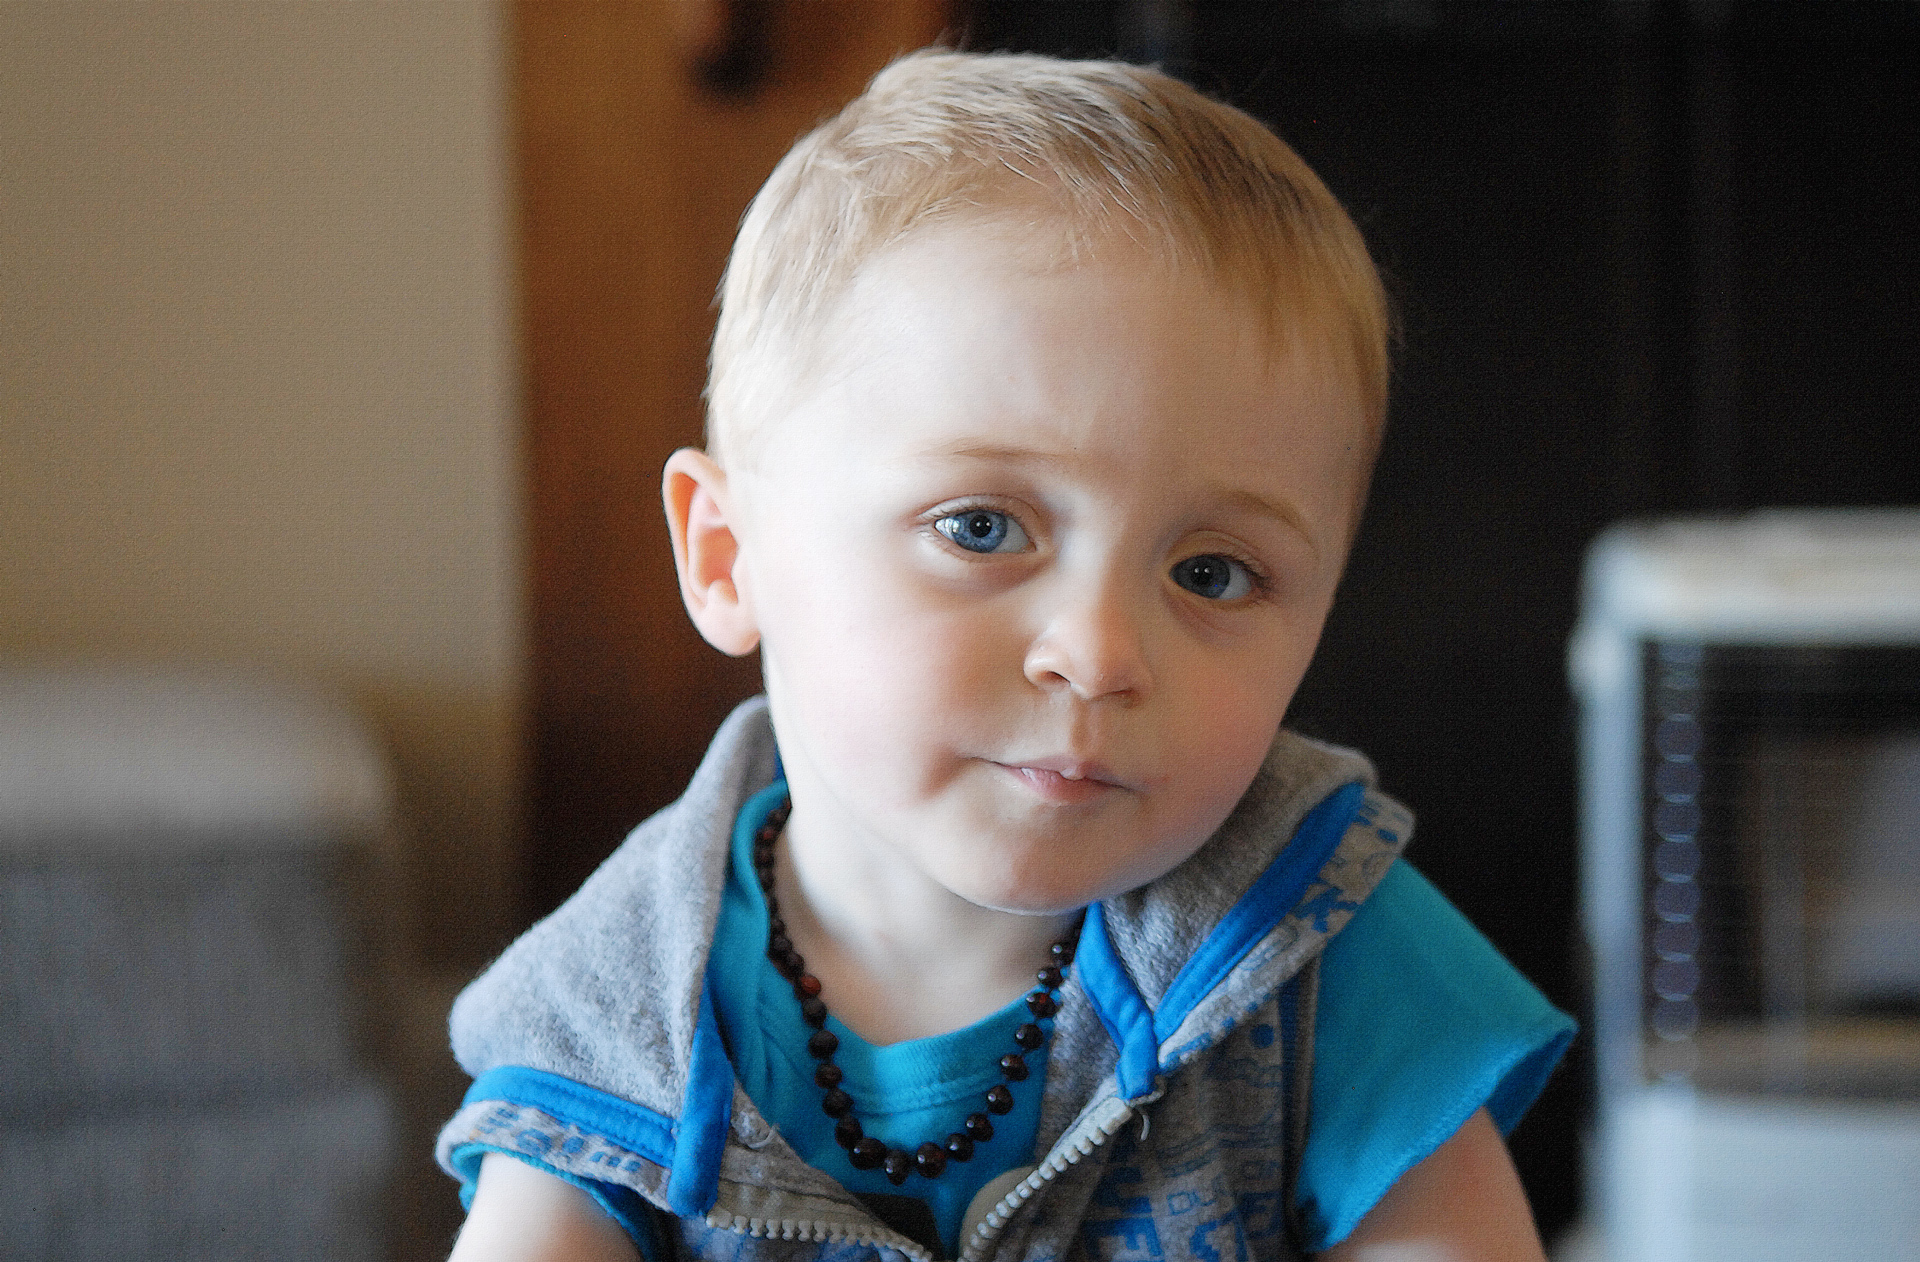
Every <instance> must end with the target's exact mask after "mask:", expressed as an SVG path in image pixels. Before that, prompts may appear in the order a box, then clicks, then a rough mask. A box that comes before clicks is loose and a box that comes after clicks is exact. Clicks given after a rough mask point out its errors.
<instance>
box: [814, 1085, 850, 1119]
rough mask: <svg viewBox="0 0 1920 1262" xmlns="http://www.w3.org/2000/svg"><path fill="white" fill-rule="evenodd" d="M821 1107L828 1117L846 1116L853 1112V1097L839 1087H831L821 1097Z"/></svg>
mask: <svg viewBox="0 0 1920 1262" xmlns="http://www.w3.org/2000/svg"><path fill="white" fill-rule="evenodd" d="M820 1107H821V1108H822V1109H823V1110H825V1111H826V1114H827V1116H828V1117H845V1116H846V1115H847V1114H849V1113H851V1112H853V1097H852V1096H850V1095H848V1094H847V1093H846V1092H844V1091H842V1090H841V1089H840V1088H838V1087H829V1088H828V1089H827V1094H826V1095H824V1096H822V1097H821V1099H820Z"/></svg>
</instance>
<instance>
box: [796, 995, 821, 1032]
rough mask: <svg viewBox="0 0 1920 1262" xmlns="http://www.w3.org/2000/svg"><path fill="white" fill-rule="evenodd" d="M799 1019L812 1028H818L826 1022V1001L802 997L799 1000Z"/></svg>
mask: <svg viewBox="0 0 1920 1262" xmlns="http://www.w3.org/2000/svg"><path fill="white" fill-rule="evenodd" d="M800 1019H801V1020H802V1021H805V1022H806V1023H807V1024H808V1025H810V1026H812V1027H813V1028H814V1029H816V1030H817V1029H819V1028H820V1027H821V1026H823V1025H825V1024H826V1023H827V1001H826V1000H824V999H814V998H807V999H802V1000H801V1001H800Z"/></svg>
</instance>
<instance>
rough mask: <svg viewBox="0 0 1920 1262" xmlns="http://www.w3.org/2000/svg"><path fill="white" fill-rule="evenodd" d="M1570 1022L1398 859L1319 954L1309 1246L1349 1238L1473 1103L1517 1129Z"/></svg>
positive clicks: (1306, 1197) (1308, 1164) (1305, 1202)
mask: <svg viewBox="0 0 1920 1262" xmlns="http://www.w3.org/2000/svg"><path fill="white" fill-rule="evenodd" d="M1573 1033H1574V1023H1573V1020H1572V1018H1570V1017H1568V1016H1567V1015H1566V1014H1565V1013H1563V1012H1561V1011H1559V1010H1558V1009H1557V1008H1555V1007H1554V1006H1553V1005H1552V1004H1550V1003H1548V1002H1547V999H1546V996H1544V995H1542V994H1541V993H1540V992H1539V991H1538V990H1537V989H1535V987H1534V986H1533V984H1532V983H1531V982H1529V981H1528V980H1527V979H1526V978H1525V977H1523V976H1521V974H1520V972H1519V970H1517V969H1516V968H1514V967H1513V965H1511V964H1509V963H1508V962H1507V960H1506V958H1505V957H1504V956H1502V955H1501V954H1500V952H1499V951H1497V950H1495V949H1494V946H1493V944H1492V943H1491V942H1488V941H1487V940H1486V938H1485V937H1484V936H1482V935H1481V933H1480V931H1479V930H1477V929H1475V928H1474V927H1473V925H1472V924H1471V923H1469V922H1468V920H1467V918H1466V917H1465V916H1462V915H1461V914H1460V912H1459V911H1458V910H1457V909H1455V907H1454V906H1453V904H1451V903H1449V902H1448V901H1447V900H1446V897H1445V896H1444V895H1442V894H1441V893H1440V891H1439V890H1437V889H1435V888H1434V887H1433V885H1432V884H1431V883H1430V882H1429V881H1428V880H1427V879H1426V878H1425V877H1423V876H1421V875H1420V873H1418V872H1416V871H1415V870H1414V869H1413V867H1412V866H1411V865H1409V864H1408V863H1407V862H1406V861H1405V860H1401V861H1399V862H1396V863H1395V864H1394V865H1393V867H1392V868H1391V869H1389V871H1388V872H1387V875H1386V877H1385V878H1383V879H1382V880H1381V882H1380V884H1379V886H1378V887H1377V888H1376V889H1375V890H1374V891H1373V894H1372V896H1371V897H1369V898H1368V899H1367V901H1366V902H1365V903H1364V904H1363V905H1362V906H1361V908H1360V910H1359V911H1357V912H1355V913H1354V917H1353V919H1352V920H1351V921H1349V922H1348V924H1347V926H1346V928H1345V929H1343V930H1342V931H1341V932H1340V933H1339V934H1338V935H1337V936H1336V937H1335V938H1334V939H1333V940H1332V941H1331V942H1330V943H1328V944H1327V950H1326V955H1325V957H1324V959H1323V961H1322V963H1321V970H1320V993H1319V1002H1318V1009H1317V1013H1316V1017H1315V1034H1314V1061H1313V1083H1312V1108H1313V1113H1312V1119H1311V1122H1310V1124H1309V1130H1308V1135H1307V1147H1306V1151H1305V1153H1304V1154H1303V1156H1302V1159H1301V1168H1300V1177H1299V1182H1298V1186H1297V1199H1298V1202H1299V1204H1300V1207H1301V1209H1302V1211H1303V1214H1304V1221H1305V1223H1306V1225H1307V1236H1308V1239H1307V1241H1306V1243H1307V1244H1308V1245H1309V1246H1310V1248H1311V1250H1312V1251H1314V1252H1318V1251H1320V1250H1322V1249H1325V1248H1328V1247H1329V1246H1332V1245H1335V1244H1338V1243H1339V1242H1340V1241H1342V1240H1344V1239H1346V1237H1347V1235H1348V1234H1349V1233H1350V1232H1352V1230H1353V1228H1354V1226H1355V1225H1356V1224H1358V1223H1359V1221H1360V1219H1361V1218H1362V1217H1363V1216H1365V1214H1366V1212H1367V1211H1368V1210H1370V1209H1372V1208H1373V1206H1374V1205H1375V1204H1376V1203H1378V1201H1379V1200H1380V1197H1381V1196H1382V1195H1383V1194H1385V1192H1386V1190H1387V1189H1388V1188H1389V1187H1392V1186H1393V1183H1394V1181H1395V1180H1397V1179H1398V1178H1399V1177H1400V1176H1401V1175H1402V1174H1404V1173H1406V1172H1407V1171H1408V1170H1409V1169H1411V1168H1412V1167H1414V1166H1415V1165H1418V1164H1419V1163H1420V1162H1421V1161H1422V1160H1423V1159H1425V1158H1426V1157H1427V1156H1428V1154H1430V1153H1432V1152H1433V1150H1434V1149H1436V1148H1438V1147H1439V1146H1440V1145H1441V1144H1442V1143H1444V1142H1445V1141H1446V1140H1447V1139H1449V1138H1451V1137H1452V1135H1453V1133H1454V1132H1455V1131H1457V1130H1459V1129H1460V1126H1461V1124H1462V1123H1464V1122H1465V1121H1466V1120H1467V1119H1468V1118H1469V1117H1471V1116H1472V1115H1473V1113H1474V1111H1475V1110H1477V1109H1479V1108H1481V1107H1482V1106H1485V1107H1486V1108H1487V1110H1488V1111H1489V1112H1490V1113H1491V1114H1492V1116H1493V1120H1494V1123H1495V1124H1496V1125H1497V1126H1498V1127H1499V1128H1500V1131H1501V1133H1502V1134H1506V1133H1507V1132H1509V1131H1511V1130H1512V1129H1513V1128H1514V1126H1515V1125H1516V1124H1517V1123H1518V1122H1519V1121H1520V1117H1521V1115H1522V1114H1524V1113H1525V1112H1526V1111H1527V1108H1528V1107H1529V1106H1530V1105H1531V1104H1532V1103H1533V1101H1534V1097H1536V1096H1537V1095H1539V1094H1540V1089H1541V1088H1542V1087H1544V1086H1545V1085H1546V1081H1547V1077H1548V1075H1550V1074H1551V1073H1552V1072H1553V1068H1554V1066H1555V1065H1556V1064H1558V1063H1559V1061H1560V1057H1561V1055H1562V1054H1563V1053H1564V1052H1565V1051H1566V1049H1567V1044H1568V1043H1569V1042H1571V1041H1572V1038H1573Z"/></svg>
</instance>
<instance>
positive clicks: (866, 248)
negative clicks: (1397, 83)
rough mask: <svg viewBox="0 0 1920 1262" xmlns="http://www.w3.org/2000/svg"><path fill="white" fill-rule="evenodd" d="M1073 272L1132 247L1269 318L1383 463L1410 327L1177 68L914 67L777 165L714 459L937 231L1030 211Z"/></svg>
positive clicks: (923, 57)
mask: <svg viewBox="0 0 1920 1262" xmlns="http://www.w3.org/2000/svg"><path fill="white" fill-rule="evenodd" d="M1035 198H1038V199H1039V200H1040V203H1041V205H1042V206H1043V207H1045V208H1046V210H1047V212H1049V213H1048V215H1047V217H1048V218H1049V219H1051V220H1053V221H1055V226H1057V228H1058V229H1059V230H1060V232H1061V234H1062V235H1061V248H1062V250H1063V253H1064V255H1065V257H1066V259H1067V261H1073V260H1075V259H1078V258H1080V257H1082V256H1083V255H1084V254H1086V253H1087V252H1088V251H1090V250H1091V249H1093V248H1094V247H1095V246H1096V245H1097V244H1098V243H1099V242H1101V241H1103V240H1108V239H1112V238H1114V237H1122V238H1125V239H1127V240H1130V241H1132V242H1134V243H1136V244H1137V245H1139V246H1141V247H1143V248H1145V249H1146V250H1148V251H1149V252H1150V253H1151V254H1152V255H1154V256H1155V257H1157V258H1160V259H1163V260H1165V261H1167V262H1168V263H1170V264H1172V265H1174V266H1176V267H1181V268H1187V267H1192V268H1198V269H1201V270H1202V271H1203V272H1204V273H1205V274H1207V275H1208V276H1210V277H1211V278H1212V279H1213V280H1214V281H1215V283H1217V284H1221V285H1223V286H1224V287H1226V288H1228V289H1230V290H1231V291H1233V292H1235V293H1237V294H1240V295H1244V296H1246V297H1247V298H1249V299H1251V300H1252V301H1253V302H1254V303H1255V305H1256V306H1257V307H1258V308H1259V309H1260V310H1261V311H1262V313H1263V314H1264V315H1265V316H1266V317H1267V318H1268V319H1269V321H1270V324H1271V326H1272V328H1273V329H1274V330H1275V332H1276V333H1277V334H1279V335H1280V336H1282V337H1285V338H1289V339H1301V338H1310V339H1314V340H1315V341H1317V342H1318V343H1319V344H1320V345H1319V346H1317V347H1316V349H1320V350H1323V351H1324V352H1326V353H1330V354H1331V355H1332V356H1333V357H1334V360H1335V362H1336V365H1337V367H1338V368H1339V369H1340V370H1341V371H1342V372H1343V373H1345V374H1347V375H1348V376H1349V377H1350V378H1351V380H1352V382H1353V384H1354V386H1355V388H1356V391H1357V395H1358V398H1359V401H1360V403H1361V405H1362V407H1363V408H1364V410H1365V415H1366V418H1367V420H1368V429H1369V433H1370V434H1371V435H1372V436H1373V440H1374V442H1375V443H1376V444H1377V442H1378V436H1379V433H1380V430H1381V427H1382V426H1383V424H1384V422H1385V416H1386V405H1387V378H1388V372H1389V360H1388V349H1387V343H1388V338H1389V332H1390V316H1389V313H1388V307H1387V300H1386V295H1385V293H1384V291H1383V290H1382V287H1381V284H1380V278H1379V274H1378V273H1377V272H1376V271H1375V270H1374V266H1373V262H1372V260H1371V259H1370V258H1369V257H1368V254H1367V248H1366V243H1365V242H1364V241H1363V240H1362V239H1361V236H1360V232H1359V229H1357V228H1356V227H1355V226H1354V224H1353V221H1352V220H1351V219H1350V218H1348V216H1347V213H1346V212H1345V211H1344V210H1343V209H1341V206H1340V203H1339V202H1338V201H1337V200H1335V198H1334V196H1333V194H1332V193H1330V192H1328V191H1327V187H1326V185H1324V184H1322V183H1321V182H1320V179H1319V177H1318V176H1316V175H1314V173H1313V172H1312V171H1311V170H1310V169H1309V168H1308V167H1307V164H1306V163H1304V162H1302V161H1301V160H1300V157H1299V155H1298V154H1296V153H1294V151H1293V150H1292V149H1290V148H1289V147H1288V146H1287V144H1286V142H1284V141H1282V140H1281V139H1280V138H1279V137H1278V136H1276V135H1274V134H1273V133H1272V132H1271V131H1269V130H1268V129H1267V128H1266V127H1265V126H1263V125H1262V124H1261V123H1260V122H1259V121H1258V120H1256V119H1254V118H1253V117H1251V116H1250V115H1248V114H1245V113H1243V112H1241V111H1240V110H1237V109H1235V108H1233V107H1232V106H1230V105H1224V104H1222V103H1220V102H1218V101H1214V100H1211V99H1209V98H1207V97H1206V96H1203V95H1202V94H1200V93H1199V92H1197V91H1195V90H1194V89H1193V88H1191V87H1189V86H1187V85H1186V84H1184V83H1182V82H1180V81H1179V80H1177V79H1173V78H1170V77H1169V76H1167V75H1164V74H1161V73H1159V72H1158V71H1155V70H1150V69H1146V68H1143V67H1140V66H1132V65H1127V64H1124V63H1121V62H1112V61H1059V60H1055V59H1053V58H1050V57H1036V56H1027V55H1011V54H1004V53H991V54H974V53H955V52H947V51H944V50H937V49H936V50H928V51H923V52H919V53H913V54H910V55H908V56H906V57H902V58H901V59H899V60H898V61H895V62H894V63H893V64H892V65H890V66H888V67H887V68H886V69H885V70H882V71H881V72H880V73H879V74H878V75H877V76H875V78H874V80H873V82H872V83H871V84H870V85H868V87H867V90H866V92H865V93H863V94H862V95H861V96H859V97H858V98H856V99H855V100H854V101H853V102H852V103H851V104H849V105H848V106H847V107H846V108H845V109H843V110H842V111H841V112H840V113H839V114H838V115H836V116H835V117H833V118H831V119H829V120H828V121H827V122H825V123H823V124H821V125H820V126H819V127H818V128H816V129H815V130H814V131H812V132H811V133H809V134H808V135H806V136H804V137H802V138H801V140H800V141H799V142H798V143H797V144H795V145H794V147H793V148H792V149H791V150H790V151H789V152H788V153H787V156H786V157H785V158H783V159H782V160H781V162H780V165H779V166H777V167H776V168H774V172H773V174H772V175H771V176H770V177H769V178H768V179H767V182H766V184H765V186H764V187H762V188H761V190H760V192H759V194H758V195H757V196H756V197H755V198H754V199H753V204H752V205H751V206H749V207H748V209H747V213H746V215H745V217H744V218H743V219H742V221H741V224H740V233H739V236H738V237H737V238H736V239H735V241H734V246H733V254H732V256H731V258H730V259H729V261H728V263H727V271H726V277H725V279H724V280H723V281H722V282H721V288H720V319H719V324H718V327H717V328H716V330H715V333H714V341H713V358H712V364H711V371H710V373H709V376H708V381H707V401H708V422H707V430H708V433H707V437H708V445H709V447H710V448H711V449H712V450H713V451H714V454H715V455H716V457H718V458H720V459H721V460H722V461H723V462H725V461H726V460H728V459H729V458H730V457H737V456H738V455H739V454H740V453H741V452H742V451H743V450H744V449H745V448H746V446H747V445H748V444H749V443H750V441H751V436H752V435H753V433H754V432H756V431H757V429H758V427H759V426H761V425H762V424H764V423H765V421H766V420H767V418H768V417H770V416H771V415H773V414H775V413H776V412H777V411H778V410H779V405H780V400H781V399H782V398H783V397H784V396H786V395H787V394H788V393H790V392H791V391H793V390H794V389H796V388H798V387H799V386H800V385H801V384H802V383H803V382H804V379H805V372H804V371H803V369H802V365H805V364H807V363H809V362H810V361H811V360H812V358H813V354H812V352H814V351H815V350H816V349H817V344H816V341H815V339H816V338H818V337H819V336H820V335H821V334H822V332H823V331H824V326H825V325H826V323H827V319H828V317H829V315H830V309H831V307H832V305H833V303H834V302H835V301H836V300H837V299H838V298H840V297H841V296H842V295H843V294H844V292H845V290H846V288H847V286H848V285H849V284H850V283H851V281H852V280H853V277H854V275H855V273H856V272H857V271H858V270H859V268H860V267H861V266H862V265H863V264H865V263H866V262H867V261H869V260H870V259H872V258H874V257H875V256H876V255H878V254H879V253H880V252H881V251H883V250H885V249H887V248H888V247H889V246H891V245H894V244H896V243H898V242H900V241H901V240H902V239H904V238H905V237H907V236H908V235H909V234H911V233H913V232H914V231H916V230H917V229H921V228H924V227H929V226H932V225H934V224H938V223H944V222H950V221H953V220H955V219H960V218H965V217H975V218H985V219H991V218H993V217H994V215H995V212H996V211H999V212H1006V211H1009V210H1012V209H1014V208H1015V207H1018V208H1020V209H1023V210H1024V209H1026V208H1028V207H1030V206H1031V205H1032V204H1033V202H1034V199H1035Z"/></svg>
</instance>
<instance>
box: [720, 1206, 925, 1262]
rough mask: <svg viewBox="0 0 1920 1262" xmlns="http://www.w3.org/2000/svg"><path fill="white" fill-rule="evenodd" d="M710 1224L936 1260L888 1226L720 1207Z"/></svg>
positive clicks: (765, 1235) (764, 1237)
mask: <svg viewBox="0 0 1920 1262" xmlns="http://www.w3.org/2000/svg"><path fill="white" fill-rule="evenodd" d="M707 1226H709V1227H713V1228H715V1229H717V1230H720V1231H734V1232H739V1233H740V1234H741V1235H743V1236H753V1237H755V1238H756V1239H761V1240H806V1241H819V1242H821V1243H822V1244H856V1245H863V1246H866V1247H868V1248H887V1249H893V1250H896V1251H898V1252H900V1253H903V1254H905V1255H906V1256H907V1257H909V1258H912V1259H913V1260H914V1262H933V1255H932V1254H931V1253H928V1252H927V1251H926V1250H925V1249H923V1248H921V1247H920V1246H919V1245H917V1244H915V1243H914V1242H913V1241H911V1240H909V1239H907V1238H906V1237H905V1236H902V1235H897V1234H895V1233H894V1232H891V1231H887V1230H885V1229H882V1230H880V1231H874V1230H873V1229H872V1228H870V1227H862V1226H856V1225H853V1224H849V1223H832V1222H827V1221H825V1220H824V1219H793V1218H780V1219H773V1218H749V1217H747V1216H746V1215H745V1214H728V1213H723V1212H721V1211H718V1210H716V1211H715V1212H713V1213H711V1214H708V1215H707Z"/></svg>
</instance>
